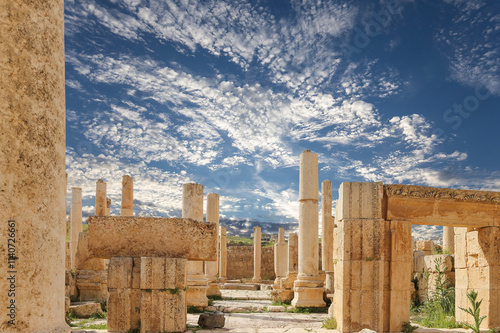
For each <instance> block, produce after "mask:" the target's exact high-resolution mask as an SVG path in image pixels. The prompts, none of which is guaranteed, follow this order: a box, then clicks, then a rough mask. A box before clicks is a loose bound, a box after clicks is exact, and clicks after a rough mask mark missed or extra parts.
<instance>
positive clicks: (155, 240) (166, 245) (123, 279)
mask: <svg viewBox="0 0 500 333" xmlns="http://www.w3.org/2000/svg"><path fill="white" fill-rule="evenodd" d="M216 239H217V233H216V224H215V223H204V222H202V221H195V220H193V219H183V218H153V217H126V216H112V217H108V216H90V217H89V230H88V250H89V256H90V257H95V258H110V263H109V271H108V287H109V300H108V330H109V331H110V332H127V331H129V330H131V329H135V328H137V327H138V324H139V322H138V320H139V319H140V326H141V330H144V331H146V332H183V331H185V330H186V291H185V288H186V287H187V278H186V264H187V262H186V261H187V260H197V261H203V260H205V261H213V260H215V259H216V253H217V248H216V244H217V243H216Z"/></svg>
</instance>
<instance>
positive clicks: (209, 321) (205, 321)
mask: <svg viewBox="0 0 500 333" xmlns="http://www.w3.org/2000/svg"><path fill="white" fill-rule="evenodd" d="M225 324H226V318H224V313H222V312H219V311H216V312H205V313H202V314H200V317H199V318H198V325H200V326H201V327H202V328H206V329H213V328H222V327H224V325H225Z"/></svg>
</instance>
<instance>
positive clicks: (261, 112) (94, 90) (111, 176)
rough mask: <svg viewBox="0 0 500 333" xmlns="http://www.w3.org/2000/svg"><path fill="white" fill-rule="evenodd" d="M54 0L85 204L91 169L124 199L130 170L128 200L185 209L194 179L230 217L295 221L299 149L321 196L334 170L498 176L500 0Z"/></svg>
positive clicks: (421, 178) (432, 182) (71, 168)
mask: <svg viewBox="0 0 500 333" xmlns="http://www.w3.org/2000/svg"><path fill="white" fill-rule="evenodd" d="M65 6H66V7H65V31H66V32H65V34H66V107H67V157H66V160H67V172H68V174H69V179H68V188H71V187H72V186H76V187H82V189H83V192H82V193H83V202H84V216H88V215H89V214H93V212H94V207H93V206H94V195H95V182H96V181H97V179H99V178H103V179H104V180H105V181H106V182H107V183H108V196H109V197H111V199H112V209H111V213H112V214H119V208H120V195H121V176H122V175H124V174H130V175H131V176H132V177H134V209H135V213H136V215H140V216H180V212H181V210H180V209H181V194H182V184H183V183H185V182H197V183H201V184H203V185H204V186H205V194H208V193H211V192H215V193H219V195H220V196H221V198H220V203H221V223H222V225H225V226H226V227H227V228H228V233H229V234H249V233H250V232H251V229H252V227H253V226H254V225H261V226H263V229H264V230H263V231H264V232H266V231H269V232H273V231H276V229H277V228H278V227H280V226H285V228H286V229H287V231H292V230H294V229H295V228H296V227H297V218H298V176H299V170H298V160H299V155H300V153H301V152H302V151H303V150H304V149H311V150H312V151H314V152H316V153H318V154H319V163H320V165H319V168H320V172H319V175H320V182H321V181H322V180H324V179H329V180H331V181H332V182H333V188H334V193H333V198H334V204H335V199H336V198H337V195H338V194H337V189H338V187H339V185H340V183H341V182H343V181H383V182H384V183H387V184H389V183H402V184H416V185H426V186H436V187H452V188H468V189H481V190H490V191H500V171H499V170H500V169H499V165H500V154H499V152H500V151H499V150H500V131H499V125H500V112H499V105H500V75H499V68H500V60H499V59H500V2H499V1H494V0H491V1H486V0H485V1H481V0H478V1H466V0H432V1H431V0H428V1H405V0H400V1H397V0H391V1H385V0H384V1H368V0H365V1H307V0H303V1H276V0H272V1H239V0H228V1H220V0H213V1H192V0H184V1H165V0H161V1H160V0H150V1H142V0H98V1H92V0H66V1H65ZM68 198H70V193H68ZM68 203H69V200H68ZM439 232H440V228H439V227H419V226H417V227H415V228H414V234H415V235H416V236H417V237H430V236H436V235H437V234H438V233H439Z"/></svg>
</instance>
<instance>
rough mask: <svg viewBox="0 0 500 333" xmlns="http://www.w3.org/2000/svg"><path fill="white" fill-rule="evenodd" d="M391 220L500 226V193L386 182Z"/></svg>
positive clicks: (461, 225) (386, 196)
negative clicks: (389, 183)
mask: <svg viewBox="0 0 500 333" xmlns="http://www.w3.org/2000/svg"><path fill="white" fill-rule="evenodd" d="M384 197H385V199H386V200H385V201H386V205H387V219H388V220H400V221H402V220H405V221H411V222H412V223H413V224H428V225H443V226H454V227H468V228H481V227H487V226H500V193H499V192H488V191H471V190H455V189H447V188H435V187H426V186H413V185H384Z"/></svg>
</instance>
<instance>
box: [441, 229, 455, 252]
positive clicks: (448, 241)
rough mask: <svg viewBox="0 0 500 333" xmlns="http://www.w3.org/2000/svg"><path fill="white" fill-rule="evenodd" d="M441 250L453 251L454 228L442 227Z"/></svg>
mask: <svg viewBox="0 0 500 333" xmlns="http://www.w3.org/2000/svg"><path fill="white" fill-rule="evenodd" d="M443 251H444V252H446V253H450V254H452V253H455V252H454V251H455V228H454V227H443Z"/></svg>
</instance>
